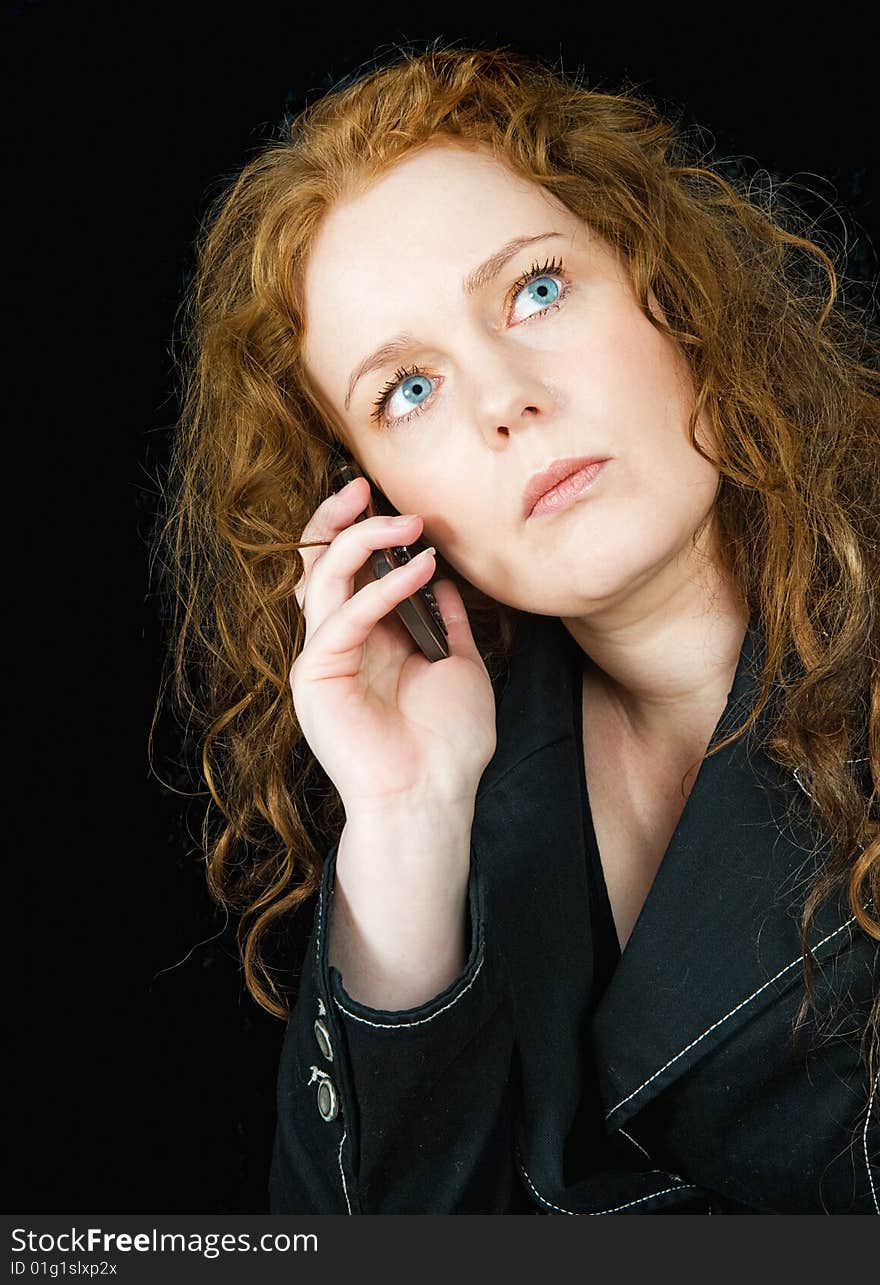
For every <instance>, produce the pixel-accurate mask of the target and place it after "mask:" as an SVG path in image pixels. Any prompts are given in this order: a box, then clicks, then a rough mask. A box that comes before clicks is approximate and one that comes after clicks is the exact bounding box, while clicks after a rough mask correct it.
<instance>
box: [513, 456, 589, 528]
mask: <svg viewBox="0 0 880 1285" xmlns="http://www.w3.org/2000/svg"><path fill="white" fill-rule="evenodd" d="M608 458H609V457H608V456H606V455H601V456H600V455H591V456H582V457H580V458H577V459H574V458H568V459H559V460H554V461H553V463H552V464H551V465H550V467H549V468H546V469H544V470H543V471H542V472H540V473H536V474H534V476H533V477H531V478H530V479H529V482H528V485H527V486H526V488H525V491H524V492H523V517H524V518H526V520H528V519H529V518H531V517H537V516H539V515H540V514H541V513H556V512H559V511H560V510H561V509H563V508H567V507H568V505H569V503H571V502H572V501H573V500H574V499H575V497H576V496H578V495H579V494H580V493H581V492H582V491H583V490H584V489H585V488H586V487H588V486H590V485H592V483H593V482H594V481H595V479H596V478H597V477H598V476H599V474H600V473H601V471H602V467H603V465H604V464H606V463H607V461H608Z"/></svg>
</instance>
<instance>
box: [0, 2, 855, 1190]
mask: <svg viewBox="0 0 880 1285" xmlns="http://www.w3.org/2000/svg"><path fill="white" fill-rule="evenodd" d="M662 9H665V10H668V12H661V11H658V12H657V13H656V14H655V16H654V17H653V18H649V19H647V20H646V19H645V18H644V17H640V18H639V19H638V20H636V18H635V17H634V15H633V12H632V11H631V10H630V9H629V7H626V6H610V7H609V6H587V5H584V6H578V12H577V15H575V14H574V13H573V12H571V11H570V10H569V8H568V7H567V6H563V5H557V4H553V3H548V4H544V5H542V6H540V12H539V13H538V12H536V11H534V10H533V11H532V13H531V16H530V17H528V18H525V17H524V18H523V19H522V20H521V21H515V20H514V19H513V18H512V16H511V13H512V11H509V10H508V9H507V8H506V7H505V6H501V5H497V6H491V5H485V6H482V7H480V8H479V9H477V8H475V7H473V6H472V7H470V10H469V13H468V15H467V16H465V14H456V13H455V12H454V11H453V10H450V8H449V6H448V5H445V6H443V7H442V9H438V10H437V12H436V16H432V14H430V13H424V12H421V11H420V10H419V9H418V8H417V7H414V6H412V5H397V6H386V8H385V9H376V8H374V7H372V6H363V7H360V8H358V9H356V10H355V11H354V12H353V13H349V14H345V15H344V14H343V12H342V10H341V9H340V8H339V7H338V6H333V7H330V6H320V7H316V11H318V10H319V12H318V16H315V17H314V18H312V17H310V16H308V15H306V14H305V13H304V7H303V6H302V5H299V4H296V5H295V4H289V5H280V4H257V3H250V4H248V5H236V6H232V7H230V8H229V9H226V8H224V7H221V6H220V5H213V4H212V5H207V4H196V5H177V6H172V5H171V4H167V3H149V4H147V3H137V4H124V3H117V4H109V3H105V4H76V5H71V4H61V3H50V2H46V3H39V2H36V0H35V2H33V3H18V4H13V5H6V6H5V7H4V9H3V28H4V48H5V51H6V53H5V63H6V66H5V68H4V72H3V81H4V85H5V89H6V93H7V95H8V97H7V102H6V108H5V111H4V123H5V125H6V126H7V139H8V140H9V147H8V151H7V155H8V156H9V160H10V163H9V164H8V165H7V171H6V178H7V183H6V190H7V193H8V197H7V206H8V208H10V211H11V213H12V215H13V219H12V229H11V231H10V232H8V233H7V238H6V244H5V254H4V260H5V264H6V268H7V280H8V282H9V285H8V287H7V292H6V304H7V318H8V322H9V333H10V337H11V339H12V343H11V344H9V345H7V352H8V353H9V355H10V358H11V360H10V361H9V362H8V363H7V381H6V386H7V388H8V389H11V390H12V393H13V396H12V399H11V401H10V400H9V399H7V403H6V404H7V422H6V434H5V448H6V450H5V464H6V468H5V469H4V476H5V487H4V492H5V500H6V503H5V504H4V514H5V516H6V520H7V530H8V531H9V535H10V537H11V538H10V539H9V541H8V543H7V549H6V552H7V557H6V570H7V582H8V583H9V585H10V589H9V601H10V605H11V608H12V610H11V611H10V613H9V617H8V620H9V623H8V625H7V630H6V632H7V640H8V642H9V644H10V648H9V651H10V661H9V664H8V666H7V670H6V688H7V692H6V695H7V706H8V707H9V706H11V709H12V713H13V729H14V730H13V732H12V734H11V736H10V737H9V738H8V742H7V743H8V745H9V747H10V753H9V755H8V756H7V757H8V758H9V760H10V761H11V763H12V764H13V766H14V767H15V768H17V769H18V771H17V772H15V773H8V774H7V779H8V780H9V781H10V784H11V789H10V791H9V795H8V797H9V803H8V817H9V824H8V825H7V834H8V836H9V849H8V857H7V866H6V868H7V871H8V872H9V876H10V878H9V885H10V886H9V890H8V893H7V899H6V907H7V911H6V916H5V922H6V924H7V926H8V928H9V932H8V933H7V937H8V939H9V941H10V943H11V944H12V950H11V951H10V956H9V958H10V963H9V965H8V972H7V975H8V978H9V983H10V984H9V987H8V992H9V996H10V1002H9V1012H10V1026H9V1029H10V1032H11V1036H12V1039H11V1048H12V1049H13V1052H14V1056H13V1057H12V1058H11V1059H9V1061H10V1063H11V1065H10V1075H9V1077H8V1081H7V1084H8V1087H7V1092H6V1100H7V1104H8V1107H9V1116H10V1125H11V1127H10V1128H8V1130H7V1134H11V1135H13V1138H14V1142H13V1144H12V1145H11V1146H10V1149H9V1156H10V1161H11V1169H12V1186H11V1191H12V1201H11V1203H10V1209H11V1210H12V1211H14V1212H32V1213H36V1212H43V1213H52V1212H65V1213H68V1212H74V1211H92V1212H105V1213H117V1212H150V1213H196V1212H240V1213H244V1212H260V1211H264V1210H265V1209H266V1208H267V1205H266V1183H267V1175H268V1165H269V1158H270V1151H271V1141H272V1132H273V1128H274V1079H275V1068H276V1062H277V1057H278V1052H279V1048H280V1042H281V1038H282V1036H283V1027H282V1024H281V1023H280V1022H279V1021H277V1020H276V1019H274V1018H271V1017H269V1016H268V1015H267V1014H266V1013H264V1012H263V1011H262V1010H261V1009H259V1008H258V1007H257V1006H256V1005H255V1004H254V1003H253V1002H252V1001H251V1000H250V998H249V997H248V996H247V994H246V992H245V991H244V988H243V985H242V981H241V976H240V970H239V966H238V963H237V959H236V955H235V948H234V941H233V939H232V935H231V932H230V930H228V929H227V931H226V932H225V933H224V932H222V929H223V924H224V917H223V915H222V914H221V913H220V912H219V911H217V910H216V909H215V908H214V907H212V905H211V903H210V902H209V899H208V897H207V893H206V891H205V889H204V875H203V869H202V866H201V865H200V857H199V846H198V836H199V825H200V820H201V807H200V804H199V801H198V800H195V801H194V802H193V803H191V804H190V805H187V804H186V802H185V800H183V799H182V798H181V797H180V796H178V795H176V794H174V793H173V792H172V791H171V790H169V789H168V788H167V786H165V785H163V784H162V783H161V782H160V781H158V780H157V779H156V776H155V775H153V774H152V773H151V771H150V766H149V762H148V755H147V737H148V732H149V727H150V721H151V717H152V713H153V707H154V704H155V700H156V696H157V690H158V683H159V676H160V665H161V659H162V644H161V635H160V620H159V616H158V608H157V599H156V595H155V586H154V583H153V582H152V581H151V576H150V567H149V546H148V539H149V532H150V528H151V525H152V519H153V514H154V513H155V511H156V508H157V488H156V480H155V479H156V478H157V476H159V475H161V470H162V468H163V466H164V464H165V461H166V459H167V450H168V425H170V424H171V423H172V422H173V420H174V418H175V415H176V413H177V408H176V401H175V388H176V385H175V383H174V376H173V370H172V359H171V353H172V336H173V331H174V318H175V311H176V309H177V307H178V305H179V302H180V296H181V292H182V290H183V287H184V285H185V282H186V280H187V278H188V274H189V272H190V271H191V267H192V261H191V253H190V251H191V241H192V238H193V237H194V235H195V230H196V226H197V223H198V220H199V218H200V217H201V215H202V212H203V210H204V207H205V204H206V202H207V200H208V199H209V198H210V197H211V196H212V195H213V194H214V193H215V192H216V191H217V190H218V184H219V183H220V182H222V181H223V180H224V179H225V178H227V177H231V175H232V174H233V173H234V172H235V171H236V170H237V169H238V168H240V167H241V165H243V164H244V162H245V161H246V160H247V159H248V158H249V157H250V155H252V154H253V152H254V151H255V150H256V149H258V148H259V146H260V145H261V143H263V142H265V141H268V139H269V138H270V137H271V135H272V133H273V131H274V129H275V127H276V124H277V122H278V121H279V119H280V118H281V116H282V115H283V113H284V112H285V110H290V109H293V110H298V109H299V108H300V107H301V106H303V105H304V103H305V102H306V101H313V100H314V98H315V97H317V96H318V95H319V94H320V93H322V92H325V91H326V90H328V89H330V88H331V87H332V86H333V84H334V83H335V82H336V81H338V80H339V79H340V78H341V77H342V76H344V75H347V74H349V73H350V72H352V71H354V70H355V69H356V68H358V67H359V66H361V65H362V64H365V63H368V62H369V61H370V60H371V59H373V58H374V57H375V56H376V55H377V54H378V55H380V56H381V55H383V54H385V53H387V52H388V51H389V50H390V47H391V46H393V45H409V44H410V43H416V44H419V43H422V42H426V41H429V40H432V39H434V38H435V37H439V38H440V39H441V40H442V41H455V42H456V43H458V44H470V43H473V44H477V45H480V46H481V47H488V46H490V45H497V44H502V45H511V46H513V47H514V48H517V49H519V50H522V51H523V52H531V53H534V54H536V55H539V56H540V57H542V58H544V59H547V60H549V61H551V62H553V63H556V64H557V65H559V64H560V63H561V65H562V67H563V68H564V70H566V71H569V72H574V71H575V70H576V69H578V68H579V67H583V68H585V70H586V74H587V79H588V83H589V84H590V86H591V87H593V88H602V89H613V88H617V87H621V81H622V80H623V78H624V77H625V78H627V79H628V80H629V82H630V84H631V85H634V86H636V87H637V88H638V87H641V89H642V90H643V91H644V92H645V93H646V94H648V95H650V96H651V97H652V98H653V99H654V100H655V101H656V102H658V103H659V104H661V105H662V104H663V103H668V104H670V105H671V106H672V107H673V108H677V107H679V106H681V107H684V109H685V111H686V120H687V121H689V122H692V123H695V124H698V125H700V126H702V127H703V128H704V129H706V130H708V131H709V141H710V144H711V143H712V141H713V140H714V147H715V154H716V155H717V156H720V157H732V156H739V157H743V158H745V163H746V165H747V166H749V167H751V168H753V169H755V170H763V171H768V172H769V173H770V175H772V176H774V179H775V181H776V182H778V183H783V182H787V183H788V184H789V186H788V188H787V191H788V193H789V195H790V196H795V197H797V198H798V199H800V200H801V203H802V205H803V207H804V209H805V210H807V212H808V213H809V214H810V215H811V216H812V217H815V218H817V219H819V220H820V224H819V226H820V227H821V228H823V229H824V230H825V234H826V236H829V237H833V238H836V239H837V242H838V243H839V244H843V243H844V242H846V244H847V246H848V255H849V257H848V260H847V263H846V269H847V272H848V274H849V275H850V276H851V277H853V278H855V279H856V280H861V281H870V280H872V279H874V278H875V277H876V269H877V247H878V246H880V216H878V208H877V196H876V181H877V148H876V142H875V139H876V135H877V113H876V107H875V89H874V88H872V86H875V85H876V66H875V63H874V50H875V49H876V35H877V32H876V30H869V29H868V28H867V27H866V26H865V19H864V17H863V16H862V17H861V18H859V19H854V18H853V16H852V15H849V14H848V13H847V11H846V10H845V9H843V8H842V7H841V6H835V7H834V9H833V11H829V12H828V13H827V14H826V15H825V22H824V29H819V28H813V27H810V28H809V29H807V30H805V31H804V30H799V29H798V26H799V24H800V20H799V19H798V18H797V17H795V16H793V11H792V13H789V11H787V10H785V9H779V10H777V14H776V16H775V17H768V15H767V14H763V15H761V16H760V17H758V16H753V17H749V16H748V15H747V14H745V13H744V12H743V11H742V10H741V9H737V10H736V11H735V12H733V11H732V12H731V13H729V14H726V15H724V16H720V17H719V16H717V15H715V14H714V13H712V12H711V10H706V9H705V7H701V10H700V11H699V12H700V16H699V17H696V16H695V17H694V19H693V20H689V19H688V17H687V16H686V15H683V14H681V12H680V11H679V9H678V8H676V9H675V10H669V9H668V6H663V7H662ZM861 12H862V14H864V12H866V11H864V10H862V11H861ZM475 13H479V14H480V15H481V16H480V17H479V18H475V17H474V14H475ZM805 187H806V188H807V189H812V192H811V191H805V190H804V188H805ZM157 748H158V751H159V754H158V761H157V767H158V769H159V773H160V775H161V776H162V778H163V780H168V779H169V777H173V775H174V772H175V767H174V763H173V761H172V759H173V758H174V757H175V756H179V753H180V749H179V747H176V746H175V745H174V743H173V738H172V737H171V735H170V733H167V732H166V733H165V734H164V739H162V737H161V736H160V740H159V744H158V747H157ZM310 917H311V916H309V918H310ZM308 927H310V924H308V925H306V928H308ZM217 934H219V935H217ZM212 935H213V936H214V939H213V940H210V941H206V940H205V939H208V938H211V937H212ZM199 943H203V944H199ZM180 961H182V962H180Z"/></svg>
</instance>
